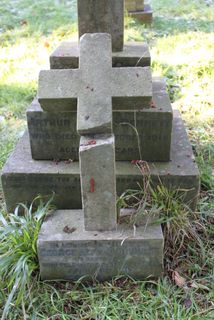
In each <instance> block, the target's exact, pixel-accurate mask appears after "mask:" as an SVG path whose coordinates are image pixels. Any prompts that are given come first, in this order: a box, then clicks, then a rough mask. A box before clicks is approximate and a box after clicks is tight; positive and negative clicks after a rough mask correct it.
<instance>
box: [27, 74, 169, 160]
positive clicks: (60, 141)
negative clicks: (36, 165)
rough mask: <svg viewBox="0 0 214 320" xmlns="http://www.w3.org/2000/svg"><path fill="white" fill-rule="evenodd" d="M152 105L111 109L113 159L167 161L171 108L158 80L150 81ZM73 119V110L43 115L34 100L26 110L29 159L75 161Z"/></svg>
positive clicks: (76, 135) (77, 143) (74, 122)
mask: <svg viewBox="0 0 214 320" xmlns="http://www.w3.org/2000/svg"><path fill="white" fill-rule="evenodd" d="M153 102H154V104H153V108H145V109H143V110H142V111H136V112H133V111H128V110H127V111H116V110H113V132H114V134H115V138H116V160H133V159H139V158H141V159H143V160H146V161H168V160H169V159H170V144H171V130H172V108H171V103H170V100H169V97H168V94H167V92H166V86H165V81H164V80H163V79H161V78H154V79H153ZM121 108H122V107H121ZM76 117H77V115H76V112H75V111H74V112H60V113H57V112H45V111H43V110H42V108H41V107H40V104H39V103H38V101H37V100H34V101H33V103H32V104H31V106H30V107H29V108H28V110H27V120H28V129H29V133H30V142H31V151H32V157H33V159H35V160H40V159H42V160H52V159H61V160H62V159H73V160H76V159H78V150H79V135H78V134H77V132H76ZM134 128H136V130H137V131H136V130H134ZM154 128H155V130H154ZM137 133H138V136H137ZM138 137H139V139H140V144H139V143H138ZM44 145H45V148H44ZM140 154H141V157H140Z"/></svg>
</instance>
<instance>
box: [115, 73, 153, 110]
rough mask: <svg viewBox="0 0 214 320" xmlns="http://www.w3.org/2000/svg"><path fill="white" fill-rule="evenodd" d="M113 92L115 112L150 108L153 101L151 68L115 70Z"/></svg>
mask: <svg viewBox="0 0 214 320" xmlns="http://www.w3.org/2000/svg"><path fill="white" fill-rule="evenodd" d="M111 92H112V106H113V109H115V110H127V109H128V110H139V109H142V108H146V107H147V108H148V107H149V103H150V102H151V99H152V75H151V68H150V67H144V68H142V67H135V68H113V69H112V81H111Z"/></svg>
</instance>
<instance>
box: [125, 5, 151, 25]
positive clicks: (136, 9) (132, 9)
mask: <svg viewBox="0 0 214 320" xmlns="http://www.w3.org/2000/svg"><path fill="white" fill-rule="evenodd" d="M125 10H127V12H128V14H129V16H130V17H132V18H134V19H137V20H138V21H140V22H141V23H143V24H151V23H152V16H153V11H152V8H151V5H150V4H149V3H144V0H125Z"/></svg>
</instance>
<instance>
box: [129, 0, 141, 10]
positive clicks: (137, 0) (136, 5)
mask: <svg viewBox="0 0 214 320" xmlns="http://www.w3.org/2000/svg"><path fill="white" fill-rule="evenodd" d="M125 9H126V10H128V11H139V10H141V11H143V10H144V0H125Z"/></svg>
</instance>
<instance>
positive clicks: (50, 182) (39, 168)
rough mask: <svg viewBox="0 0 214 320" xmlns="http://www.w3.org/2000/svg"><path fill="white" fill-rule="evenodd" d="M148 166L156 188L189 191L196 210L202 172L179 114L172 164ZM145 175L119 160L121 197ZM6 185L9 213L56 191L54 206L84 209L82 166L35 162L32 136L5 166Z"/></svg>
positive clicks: (188, 202)
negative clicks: (39, 196) (30, 141)
mask: <svg viewBox="0 0 214 320" xmlns="http://www.w3.org/2000/svg"><path fill="white" fill-rule="evenodd" d="M44 148H46V145H45V144H44ZM133 160H134V159H133ZM148 165H149V172H150V179H151V181H152V183H153V184H154V185H159V184H160V183H163V184H164V185H165V186H166V187H168V188H170V189H181V191H185V197H184V201H185V202H186V203H187V204H188V205H190V206H191V207H192V208H193V209H194V207H195V204H196V200H197V196H198V191H199V172H198V168H197V165H196V164H195V160H194V156H193V153H192V148H191V145H190V143H189V140H188V137H187V134H186V131H185V128H184V125H183V122H182V120H181V117H180V115H179V114H178V112H176V113H175V114H174V121H173V134H172V147H171V161H169V162H150V163H148ZM145 175H146V176H147V175H148V172H145V171H144V170H140V169H139V168H138V167H137V166H136V165H134V164H132V163H131V162H130V161H129V162H128V161H120V162H119V161H117V162H116V178H117V194H118V195H121V194H122V193H123V192H124V191H125V190H127V189H135V190H136V189H139V187H138V183H140V184H141V185H142V184H143V177H144V176H145ZM2 186H3V191H4V196H5V201H6V205H7V210H8V211H9V212H12V211H13V210H14V208H15V206H16V205H17V203H19V202H28V203H30V202H31V201H32V200H33V199H34V198H35V197H36V196H37V195H38V194H41V195H43V196H47V197H48V198H50V196H51V194H52V192H55V199H54V203H55V205H56V206H57V208H58V209H79V208H81V196H80V172H79V163H78V162H70V161H61V162H59V163H58V162H55V161H36V160H33V159H32V157H31V152H30V144H29V137H28V134H25V136H24V137H23V138H22V139H21V140H20V142H19V143H18V145H17V147H16V149H15V150H14V152H13V153H12V154H11V156H10V157H9V159H8V161H7V162H6V164H5V166H4V168H3V170H2Z"/></svg>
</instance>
